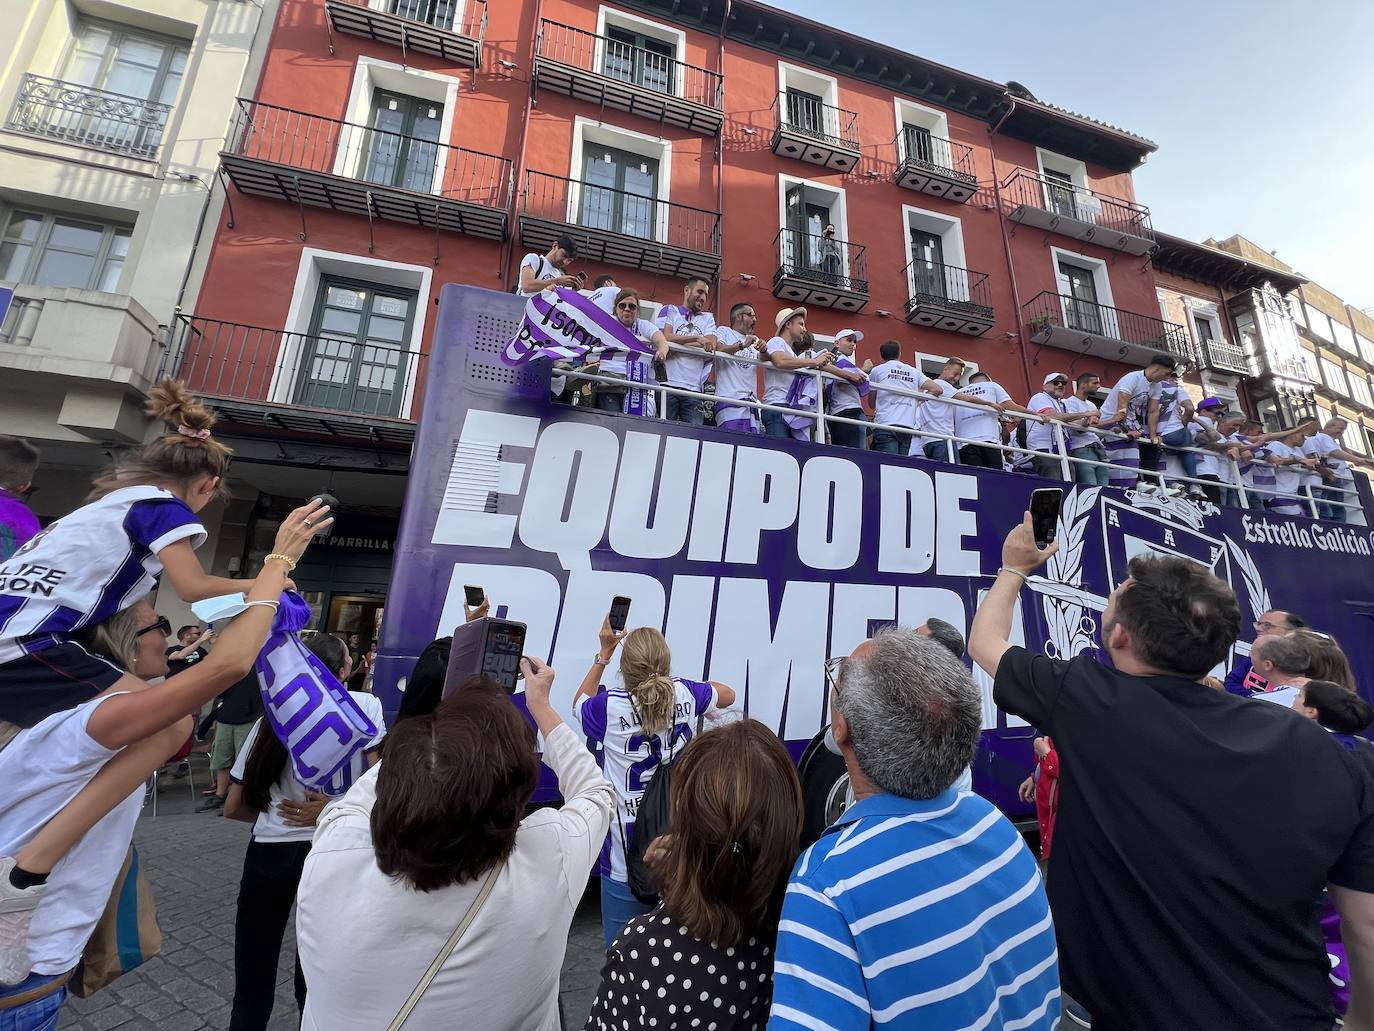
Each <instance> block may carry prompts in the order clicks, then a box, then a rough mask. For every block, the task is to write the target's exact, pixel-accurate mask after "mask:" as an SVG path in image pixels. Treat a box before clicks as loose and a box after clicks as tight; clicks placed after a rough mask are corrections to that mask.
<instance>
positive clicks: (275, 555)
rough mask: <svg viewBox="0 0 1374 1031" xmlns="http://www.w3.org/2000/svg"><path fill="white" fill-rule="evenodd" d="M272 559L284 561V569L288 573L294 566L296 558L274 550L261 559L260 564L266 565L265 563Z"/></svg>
mask: <svg viewBox="0 0 1374 1031" xmlns="http://www.w3.org/2000/svg"><path fill="white" fill-rule="evenodd" d="M274 559H275V560H276V561H278V562H285V563H286V571H287V572H288V573H289V572H292V571H293V570H294V569H295V568H296V560H295V559H293V558H292V557H291V556H290V555H283V554H282V553H281V552H279V551H274V552H272V554H270V555H268V556H267V557H266V558H265V559H263V560H262V564H263V565H264V566H265V565H267V563H269V562H271V561H273V560H274Z"/></svg>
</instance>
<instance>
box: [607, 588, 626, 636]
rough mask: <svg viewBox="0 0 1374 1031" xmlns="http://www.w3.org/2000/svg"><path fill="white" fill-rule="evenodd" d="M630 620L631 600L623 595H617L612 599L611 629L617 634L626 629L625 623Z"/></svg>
mask: <svg viewBox="0 0 1374 1031" xmlns="http://www.w3.org/2000/svg"><path fill="white" fill-rule="evenodd" d="M629 618H630V599H629V598H626V597H625V596H624V595H622V594H617V595H616V596H615V597H614V598H612V599H611V629H612V630H614V631H615V632H616V633H617V634H618V633H620V631H622V630H624V629H625V622H626V620H628V619H629Z"/></svg>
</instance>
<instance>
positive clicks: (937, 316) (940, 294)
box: [906, 258, 997, 337]
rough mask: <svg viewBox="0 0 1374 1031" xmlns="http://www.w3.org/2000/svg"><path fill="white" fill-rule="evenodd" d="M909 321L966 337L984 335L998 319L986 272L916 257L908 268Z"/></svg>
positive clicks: (907, 316) (907, 310) (907, 308)
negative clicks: (993, 306)
mask: <svg viewBox="0 0 1374 1031" xmlns="http://www.w3.org/2000/svg"><path fill="white" fill-rule="evenodd" d="M906 282H907V289H908V290H909V291H910V299H909V300H908V301H907V302H906V320H907V322H909V323H911V324H912V325H913V326H929V327H930V328H932V329H944V330H948V331H949V332H951V333H963V334H965V335H966V336H971V337H978V336H982V335H983V334H984V333H986V332H987V331H988V330H990V329H991V328H992V327H993V326H994V325H995V324H996V322H997V319H996V318H995V317H994V315H993V310H992V292H991V291H990V290H989V288H988V276H987V273H986V272H971V271H969V270H968V269H966V268H959V267H958V266H957V265H941V264H939V263H938V262H934V261H923V260H922V259H920V258H917V259H916V260H915V261H913V262H912V263H911V264H910V265H908V266H907V267H906Z"/></svg>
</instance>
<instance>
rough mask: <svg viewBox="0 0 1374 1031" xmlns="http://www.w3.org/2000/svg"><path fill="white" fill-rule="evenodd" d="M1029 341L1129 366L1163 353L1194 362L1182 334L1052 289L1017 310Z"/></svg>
mask: <svg viewBox="0 0 1374 1031" xmlns="http://www.w3.org/2000/svg"><path fill="white" fill-rule="evenodd" d="M1021 313H1022V316H1023V317H1024V318H1025V321H1026V325H1027V327H1028V329H1029V330H1030V335H1031V340H1032V341H1033V342H1035V343H1037V344H1048V345H1049V346H1051V347H1060V348H1063V349H1064V350H1066V351H1077V352H1079V353H1080V354H1092V355H1096V356H1098V357H1099V358H1110V359H1113V360H1114V361H1123V362H1126V363H1128V364H1133V365H1144V364H1146V363H1147V362H1148V361H1149V359H1150V356H1151V355H1153V354H1158V353H1160V352H1163V353H1165V354H1171V355H1173V356H1174V357H1175V358H1178V359H1179V360H1180V361H1185V362H1188V363H1190V364H1192V363H1193V362H1194V360H1195V359H1194V357H1193V349H1192V346H1191V344H1190V343H1189V341H1188V331H1187V330H1186V329H1185V328H1184V327H1182V326H1180V325H1178V324H1177V323H1174V322H1165V321H1164V320H1163V319H1160V318H1156V317H1155V316H1153V315H1141V314H1140V313H1139V312H1134V311H1123V310H1122V309H1120V308H1112V307H1110V306H1108V305H1105V304H1097V303H1095V302H1093V301H1084V300H1080V299H1078V298H1076V297H1070V296H1069V295H1068V294H1057V293H1055V292H1054V291H1052V290H1046V291H1045V292H1044V293H1040V294H1036V295H1035V297H1034V298H1032V299H1031V300H1030V301H1029V302H1028V303H1027V304H1025V305H1023V306H1022V308H1021Z"/></svg>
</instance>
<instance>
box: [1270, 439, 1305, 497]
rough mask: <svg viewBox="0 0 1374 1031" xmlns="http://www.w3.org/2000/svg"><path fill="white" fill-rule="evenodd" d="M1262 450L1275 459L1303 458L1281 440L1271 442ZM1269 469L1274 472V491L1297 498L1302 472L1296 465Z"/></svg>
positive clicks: (1301, 454) (1277, 466)
mask: <svg viewBox="0 0 1374 1031" xmlns="http://www.w3.org/2000/svg"><path fill="white" fill-rule="evenodd" d="M1263 450H1264V451H1265V452H1267V453H1268V454H1270V455H1273V456H1274V457H1275V458H1302V457H1304V456H1303V453H1302V452H1301V451H1299V450H1298V449H1297V448H1293V447H1289V446H1288V445H1287V444H1285V443H1284V442H1283V441H1281V440H1271V441H1270V442H1269V443H1268V444H1265V445H1264V447H1263ZM1270 468H1272V469H1273V470H1274V489H1275V490H1277V491H1279V493H1281V494H1287V495H1289V496H1290V497H1297V496H1298V488H1299V487H1301V486H1302V470H1301V469H1299V468H1298V467H1297V466H1296V465H1275V466H1270Z"/></svg>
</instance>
